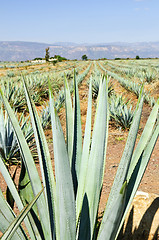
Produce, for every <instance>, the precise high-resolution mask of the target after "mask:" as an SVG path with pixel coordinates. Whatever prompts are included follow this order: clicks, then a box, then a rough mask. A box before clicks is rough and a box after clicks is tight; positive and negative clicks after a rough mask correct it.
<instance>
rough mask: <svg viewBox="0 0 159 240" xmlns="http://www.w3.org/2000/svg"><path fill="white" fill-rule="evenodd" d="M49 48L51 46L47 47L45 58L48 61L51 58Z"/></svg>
mask: <svg viewBox="0 0 159 240" xmlns="http://www.w3.org/2000/svg"><path fill="white" fill-rule="evenodd" d="M49 49H50V48H49V47H48V48H46V49H45V51H46V54H45V60H46V62H48V61H49V58H50V53H49Z"/></svg>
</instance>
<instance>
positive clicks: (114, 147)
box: [0, 71, 159, 214]
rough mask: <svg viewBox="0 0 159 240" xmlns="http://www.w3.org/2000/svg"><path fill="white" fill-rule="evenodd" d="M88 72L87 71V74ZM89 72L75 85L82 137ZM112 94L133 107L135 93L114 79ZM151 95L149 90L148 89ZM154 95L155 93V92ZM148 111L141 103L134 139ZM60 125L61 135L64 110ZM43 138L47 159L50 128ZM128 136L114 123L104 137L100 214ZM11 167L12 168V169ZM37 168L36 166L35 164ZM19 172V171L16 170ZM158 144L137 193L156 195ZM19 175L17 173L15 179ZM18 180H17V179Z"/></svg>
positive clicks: (158, 161) (142, 125) (157, 190)
mask: <svg viewBox="0 0 159 240" xmlns="http://www.w3.org/2000/svg"><path fill="white" fill-rule="evenodd" d="M90 72H91V71H90ZM90 72H89V74H88V75H87V77H86V78H85V79H84V81H83V82H82V84H81V85H80V86H79V96H80V104H81V121H82V133H83V135H84V128H85V121H86V114H87V99H88V84H87V82H88V79H89V76H90ZM112 83H113V88H114V91H115V92H116V93H117V94H122V95H123V96H124V97H126V98H127V99H128V100H131V104H132V105H133V106H134V107H135V105H136V103H137V98H136V96H135V94H133V93H130V92H128V91H127V90H125V89H124V88H123V87H122V86H121V85H120V84H119V83H118V82H117V81H116V80H112ZM152 92H153V90H152ZM154 92H155V94H158V96H159V91H158V92H157V93H156V89H155V91H154ZM150 111H151V108H150V107H149V106H148V105H145V104H144V107H143V113H142V118H141V124H140V130H139V134H138V137H137V140H139V137H140V135H141V133H142V130H143V128H144V125H145V123H146V120H147V118H148V116H149V113H150ZM94 115H95V101H94V102H93V116H94ZM59 116H60V120H61V124H62V127H63V130H64V132H66V129H65V110H64V109H62V110H61V111H60V113H59ZM45 133H46V137H47V140H48V144H49V149H50V153H51V156H52V158H53V149H52V132H51V129H47V130H46V131H45ZM127 136H128V131H124V130H122V129H121V128H118V127H116V126H115V125H114V124H112V123H110V124H109V137H108V146H107V155H106V169H105V174H104V182H103V189H102V195H101V201H100V206H99V214H101V213H102V212H103V211H104V208H105V205H106V201H107V199H108V196H109V192H110V189H111V186H112V183H113V179H114V177H115V173H116V170H117V167H118V164H119V162H120V159H121V156H122V152H123V150H124V146H125V143H126V139H127ZM13 168H14V167H12V170H13ZM37 168H38V169H39V166H38V165H37ZM18 172H20V171H18ZM158 173H159V141H157V143H156V146H155V148H154V151H153V153H152V156H151V159H150V161H149V164H148V167H147V169H146V172H145V174H144V177H143V179H142V181H141V184H140V186H139V190H141V191H144V192H148V193H155V194H158V195H159V187H158V186H159V177H158ZM18 175H19V174H17V176H18ZM17 181H18V179H17ZM0 186H1V189H2V191H3V192H5V190H6V184H5V182H4V180H3V177H2V176H1V174H0Z"/></svg>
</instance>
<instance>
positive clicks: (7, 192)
mask: <svg viewBox="0 0 159 240" xmlns="http://www.w3.org/2000/svg"><path fill="white" fill-rule="evenodd" d="M17 169H18V166H17V167H16V169H15V171H14V174H13V177H12V180H13V182H14V179H15V176H16V172H17ZM6 200H7V202H8V204H9V205H10V207H11V208H12V209H13V207H14V198H13V196H12V194H11V192H10V190H9V187H8V186H7V190H6Z"/></svg>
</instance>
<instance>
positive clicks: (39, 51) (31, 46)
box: [0, 41, 159, 61]
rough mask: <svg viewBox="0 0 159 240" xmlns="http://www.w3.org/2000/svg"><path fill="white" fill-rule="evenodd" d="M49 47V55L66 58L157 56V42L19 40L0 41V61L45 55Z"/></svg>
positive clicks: (158, 53)
mask: <svg viewBox="0 0 159 240" xmlns="http://www.w3.org/2000/svg"><path fill="white" fill-rule="evenodd" d="M47 47H50V56H54V55H61V56H63V57H66V58H68V59H81V56H82V55H83V54H86V55H87V56H88V58H90V59H98V58H108V59H114V58H117V57H119V58H128V57H129V58H134V57H136V55H139V56H140V57H143V58H146V57H152V58H154V57H159V42H139V43H138V42H136V43H122V42H115V43H100V44H88V43H85V44H84V43H83V44H77V43H70V42H58V43H53V44H46V43H37V42H20V41H0V61H24V60H31V59H34V58H36V57H44V56H45V48H47Z"/></svg>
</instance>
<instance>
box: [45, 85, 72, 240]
mask: <svg viewBox="0 0 159 240" xmlns="http://www.w3.org/2000/svg"><path fill="white" fill-rule="evenodd" d="M49 94H50V111H51V123H52V132H53V146H54V161H55V176H56V206H55V207H56V211H55V217H56V237H57V239H61V240H65V239H66V240H67V239H70V240H71V239H72V240H74V239H75V235H76V224H75V222H76V216H75V196H74V191H73V181H72V175H71V168H70V164H69V159H68V153H67V149H66V145H65V139H64V135H63V132H62V127H61V124H60V121H59V119H58V116H57V113H56V112H55V105H54V99H53V94H52V91H51V89H50V90H49Z"/></svg>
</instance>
